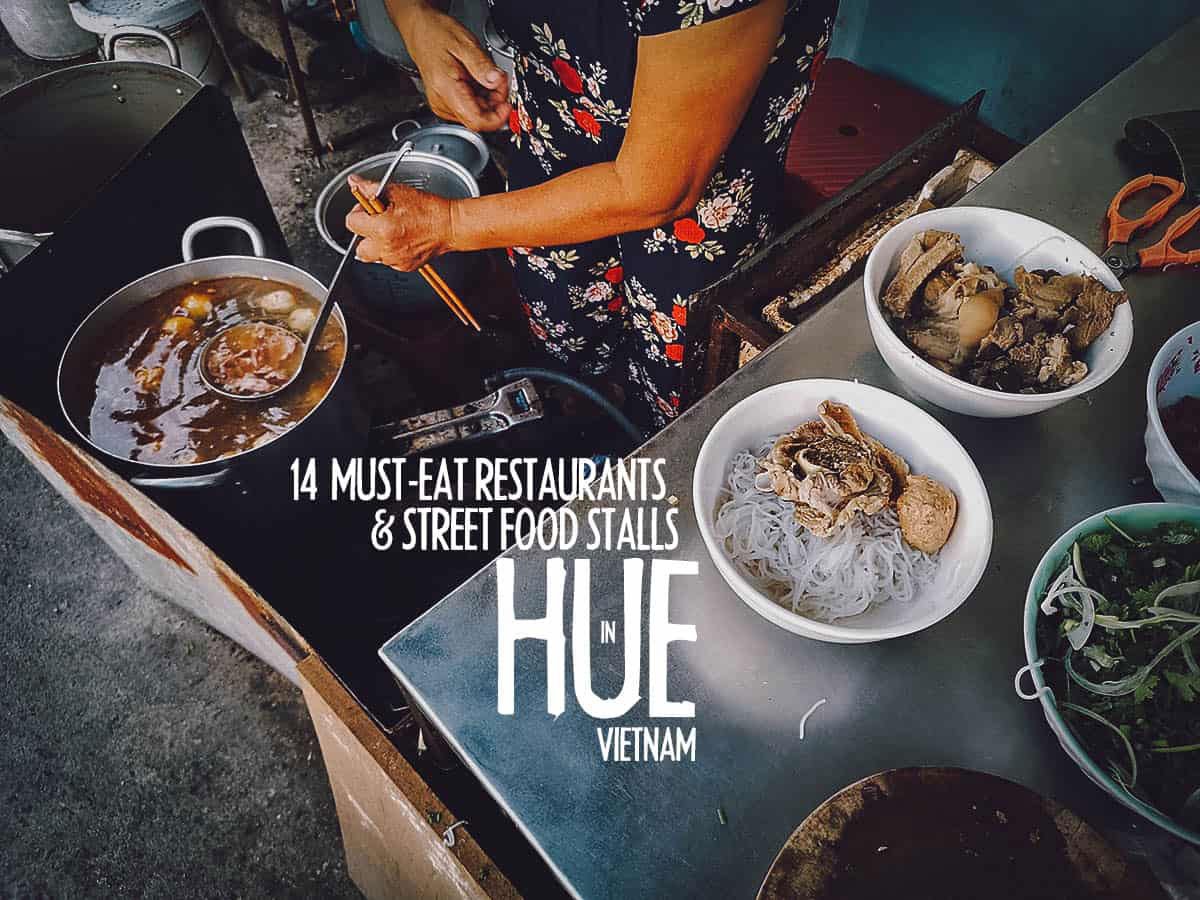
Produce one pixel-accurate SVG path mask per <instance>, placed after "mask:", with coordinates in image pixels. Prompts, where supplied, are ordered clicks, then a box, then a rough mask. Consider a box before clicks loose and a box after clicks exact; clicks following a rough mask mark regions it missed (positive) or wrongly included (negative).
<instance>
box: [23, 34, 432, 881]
mask: <svg viewBox="0 0 1200 900" xmlns="http://www.w3.org/2000/svg"><path fill="white" fill-rule="evenodd" d="M48 68H49V67H47V66H45V65H43V64H40V63H37V62H35V61H33V60H30V59H28V58H26V57H24V56H22V55H20V54H19V53H18V51H17V50H16V49H15V48H14V47H13V45H12V44H11V43H10V42H9V40H8V38H7V36H6V35H4V33H3V31H2V30H0V91H2V90H4V89H7V88H8V87H11V86H13V85H15V84H18V83H20V82H22V81H24V80H27V79H28V78H31V77H34V76H35V75H38V74H41V73H42V72H44V71H47V70H48ZM252 77H253V79H254V81H255V83H256V84H257V86H258V88H259V91H260V94H259V97H258V99H257V100H256V101H255V102H254V103H252V104H249V105H247V104H246V103H244V102H242V101H241V100H240V99H238V100H235V107H236V109H237V112H238V116H239V119H240V120H241V121H242V123H243V127H244V129H245V131H246V135H247V141H248V143H249V144H250V146H251V151H252V153H253V154H254V156H255V159H256V162H257V164H258V167H259V170H260V173H261V175H262V177H263V181H264V183H265V185H266V187H267V191H268V194H269V196H270V197H271V200H272V203H273V204H274V205H275V208H276V213H277V215H278V218H279V220H280V223H281V225H282V226H283V229H284V233H285V235H286V236H287V238H288V242H289V244H290V245H291V247H292V251H293V254H294V256H295V261H296V262H297V263H298V264H299V265H301V266H304V267H306V268H309V269H311V270H312V271H313V272H314V273H315V274H317V275H318V276H319V277H327V276H328V274H329V273H330V271H331V270H332V268H333V264H334V262H335V260H334V259H333V257H332V254H331V253H330V252H329V251H328V250H327V248H326V247H325V246H324V245H323V244H322V243H321V242H320V239H319V237H318V236H317V234H316V229H315V227H314V226H313V225H312V219H311V209H312V203H313V200H314V199H315V196H316V194H317V192H318V191H319V190H320V188H321V186H322V185H323V184H324V183H325V182H326V181H327V180H328V179H329V178H331V177H332V176H333V174H334V173H336V172H337V171H338V170H339V169H340V168H341V167H343V166H344V165H347V164H348V163H350V162H352V161H353V160H355V159H357V158H361V157H363V156H366V155H368V154H370V153H375V152H379V151H380V150H382V149H384V147H385V145H386V144H387V143H388V142H389V140H390V139H389V138H388V137H387V136H386V135H380V136H378V137H376V138H372V139H370V140H364V141H362V142H361V143H359V144H357V145H355V146H354V147H353V148H352V149H351V150H348V151H343V152H342V153H341V154H337V155H335V156H334V157H333V158H332V159H329V158H327V160H326V162H325V168H324V169H320V168H318V167H317V166H315V165H314V164H313V163H312V161H311V159H310V157H309V154H308V151H307V148H306V144H305V139H304V130H303V127H302V123H301V120H300V117H299V115H298V111H297V110H296V108H295V106H294V105H293V104H290V103H288V102H287V101H286V100H285V99H283V98H282V96H281V94H282V92H283V90H284V85H283V83H282V82H281V81H279V80H277V79H270V78H267V77H263V76H252ZM413 103H414V99H413V97H412V94H411V88H409V87H408V86H407V84H406V83H405V82H404V80H403V79H402V77H401V76H398V75H388V76H385V77H384V78H383V79H382V81H381V82H379V83H378V84H376V85H375V86H374V87H372V89H371V90H370V91H369V92H368V93H367V94H366V95H363V96H360V97H358V98H356V99H355V100H354V101H353V102H341V103H336V102H331V103H327V104H325V106H326V108H324V109H319V110H318V115H319V119H320V125H321V128H322V130H323V131H324V132H325V133H326V134H330V133H334V132H336V131H339V130H343V129H345V128H348V127H352V126H354V125H356V124H360V123H361V122H362V121H363V120H364V117H366V116H370V117H371V120H374V119H375V118H387V119H389V120H394V119H396V118H402V117H403V115H402V114H403V113H404V112H406V111H407V110H409V109H410V108H411V107H412V106H413ZM366 110H370V112H369V113H368V112H366ZM0 600H2V602H3V611H2V612H0V735H3V740H0V803H2V805H0V811H2V812H0V897H9V896H12V897H35V896H54V897H74V896H105V897H115V896H170V897H173V898H182V897H215V896H221V897H255V896H321V897H353V896H358V892H357V891H356V889H355V888H354V886H353V884H352V883H351V882H350V880H349V878H348V877H347V875H346V871H345V864H344V861H343V855H342V848H341V840H340V835H339V833H338V826H337V819H336V816H335V812H334V807H333V799H332V795H331V794H330V790H329V785H328V782H327V780H326V776H325V771H324V767H323V764H322V762H321V757H320V752H319V750H318V747H317V742H316V739H315V736H314V734H313V730H312V727H311V724H310V723H309V720H308V716H307V713H306V711H305V708H304V705H303V702H302V700H301V697H300V694H299V692H298V691H297V690H295V689H294V688H293V687H292V686H291V685H290V684H288V683H287V682H286V681H285V680H283V679H282V678H280V677H279V676H278V675H276V674H275V673H274V672H273V671H271V670H269V669H268V668H267V667H265V666H264V665H262V664H261V663H259V662H258V660H257V659H255V658H253V657H251V656H249V655H248V654H246V653H245V652H244V651H242V650H241V649H240V648H239V647H238V646H236V645H235V644H233V643H232V642H230V641H228V640H227V639H226V638H224V637H223V636H221V635H219V634H217V633H215V632H213V631H212V630H211V629H209V628H207V627H206V626H204V625H202V624H201V623H199V622H197V621H196V620H194V619H192V618H191V617H189V616H187V615H185V614H182V613H180V612H179V611H178V610H177V609H176V608H175V607H173V606H172V605H171V604H170V603H168V602H165V601H164V600H162V599H161V598H159V597H157V596H155V595H153V594H151V593H149V592H148V591H146V590H145V589H143V588H142V587H141V586H140V585H139V584H138V582H137V581H136V580H135V579H134V578H133V576H132V575H131V574H130V572H129V571H128V570H126V569H125V567H124V566H123V564H122V563H120V562H119V561H118V560H117V559H116V558H114V557H113V556H112V554H111V553H110V551H109V550H108V548H107V547H106V546H105V545H104V544H103V543H102V542H101V541H100V540H99V539H98V538H96V537H95V535H94V534H93V533H92V532H91V530H90V529H89V528H88V527H87V526H85V525H84V524H83V522H82V521H80V520H79V519H78V518H77V516H76V515H75V514H74V513H73V511H72V510H71V509H70V507H69V506H68V505H67V504H66V503H65V502H64V501H63V500H62V499H61V498H60V497H59V496H58V495H57V494H56V493H55V492H54V491H53V490H51V489H50V488H49V487H47V486H46V484H45V483H44V482H43V481H42V480H41V478H40V477H39V476H38V475H37V474H36V472H35V471H34V470H33V469H32V467H31V466H29V465H28V464H27V463H26V462H25V461H24V459H23V458H22V457H21V456H20V454H18V453H17V452H16V451H15V450H14V449H13V448H12V447H11V446H9V445H8V444H7V443H4V442H2V441H0Z"/></svg>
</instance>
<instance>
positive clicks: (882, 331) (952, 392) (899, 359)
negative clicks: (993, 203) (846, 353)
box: [863, 206, 1133, 419]
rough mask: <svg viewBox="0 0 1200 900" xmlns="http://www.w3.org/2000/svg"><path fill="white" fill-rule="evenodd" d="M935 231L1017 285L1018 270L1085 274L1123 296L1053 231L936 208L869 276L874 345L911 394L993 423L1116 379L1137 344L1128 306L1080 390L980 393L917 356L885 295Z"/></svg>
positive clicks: (874, 255)
mask: <svg viewBox="0 0 1200 900" xmlns="http://www.w3.org/2000/svg"><path fill="white" fill-rule="evenodd" d="M929 228H934V229H937V230H939V231H953V232H955V233H956V234H958V235H959V236H960V237H961V238H962V242H963V246H964V248H965V250H966V254H965V255H966V258H967V259H968V260H970V261H972V262H978V263H982V264H985V265H989V266H991V267H992V268H994V269H995V270H996V272H997V273H998V274H999V275H1000V277H1001V278H1003V279H1004V280H1005V281H1007V282H1009V283H1010V284H1011V283H1012V281H1013V270H1014V269H1016V267H1017V266H1024V267H1025V268H1026V269H1055V270H1057V271H1059V272H1062V273H1064V274H1069V273H1075V272H1083V273H1087V274H1089V275H1092V276H1094V277H1096V278H1098V279H1099V280H1100V281H1102V282H1103V283H1104V286H1105V287H1107V288H1109V289H1110V290H1114V291H1116V290H1120V289H1121V284H1120V282H1119V281H1117V277H1116V276H1115V275H1114V274H1113V273H1112V271H1111V270H1110V269H1109V268H1108V266H1106V265H1105V264H1104V262H1103V260H1101V259H1100V257H1098V256H1096V254H1095V253H1093V252H1092V251H1091V250H1089V249H1088V248H1087V247H1085V246H1084V245H1083V244H1081V243H1079V241H1077V240H1075V238H1073V237H1071V236H1070V235H1069V234H1067V233H1066V232H1064V231H1060V230H1059V229H1057V228H1055V227H1054V226H1053V225H1048V224H1046V223H1045V222H1041V221H1038V220H1037V219H1032V218H1030V217H1029V216H1023V215H1021V214H1020V213H1015V212H1009V211H1007V210H1003V209H988V208H986V207H982V206H951V207H947V208H946V209H934V210H930V211H929V212H925V213H921V214H920V215H916V216H913V217H912V218H911V219H906V220H904V221H903V222H901V223H900V224H898V225H896V226H894V227H893V228H892V229H891V230H890V231H889V232H888V233H887V234H885V235H884V236H883V238H882V239H881V240H880V241H879V243H878V244H876V245H875V247H874V249H872V250H871V254H870V256H868V257H867V267H866V271H865V272H864V273H863V287H864V289H865V292H866V299H867V321H868V322H869V323H870V326H871V336H872V337H873V338H874V339H875V346H876V347H878V348H879V353H880V355H882V356H883V360H884V362H886V363H887V366H888V368H889V369H891V370H892V372H893V373H894V374H895V376H896V377H897V378H899V379H900V380H901V381H902V382H903V383H904V385H905V387H907V388H908V389H909V390H911V391H913V393H915V394H917V395H919V396H921V397H924V398H925V399H926V400H928V401H929V402H930V403H935V404H937V405H938V406H940V407H942V408H943V409H948V410H951V411H952V412H957V413H963V414H964V415H968V416H979V417H982V418H990V419H1003V418H1012V417H1014V416H1029V415H1032V414H1034V413H1038V412H1042V411H1043V410H1046V409H1050V408H1052V407H1055V406H1058V405H1059V404H1060V403H1065V402H1066V401H1068V400H1070V399H1071V398H1072V397H1078V396H1080V395H1081V394H1086V393H1087V392H1088V391H1090V390H1093V389H1095V388H1097V387H1099V386H1100V385H1102V384H1103V383H1104V382H1105V381H1107V380H1108V379H1109V378H1111V377H1112V376H1113V374H1114V373H1115V372H1116V371H1117V369H1119V368H1121V364H1122V363H1123V362H1125V357H1126V356H1128V355H1129V348H1130V346H1131V345H1132V344H1133V312H1132V311H1131V310H1130V308H1129V304H1128V303H1122V304H1121V305H1120V306H1118V307H1117V312H1116V315H1115V316H1114V317H1113V321H1112V325H1111V327H1110V328H1109V330H1108V331H1107V332H1106V333H1105V334H1102V335H1101V336H1100V337H1099V338H1097V339H1096V341H1095V342H1094V343H1093V344H1092V346H1090V347H1088V349H1087V352H1086V353H1085V354H1084V361H1085V362H1086V363H1087V365H1088V374H1087V376H1086V377H1085V378H1084V379H1083V380H1082V381H1080V382H1079V383H1078V384H1073V385H1071V387H1069V388H1065V389H1064V390H1061V391H1054V392H1052V393H1048V394H1010V393H1005V392H1003V391H993V390H988V389H987V388H981V387H976V386H975V385H973V384H971V383H970V382H968V381H964V380H962V379H961V378H955V377H954V376H953V375H947V374H946V373H945V372H943V371H941V370H940V369H938V368H937V367H936V366H933V365H931V364H930V363H928V362H926V361H925V360H924V359H922V358H921V357H920V355H919V354H917V353H916V352H914V351H913V350H912V349H911V348H910V347H909V346H908V345H907V344H906V343H904V341H903V340H902V339H901V338H900V336H899V335H898V334H896V332H895V331H893V330H892V326H891V325H890V324H889V323H888V321H887V318H886V317H885V316H884V313H883V310H882V309H881V308H880V306H879V297H880V295H881V294H882V293H883V291H884V288H885V287H886V286H887V284H888V283H889V282H890V281H891V280H892V276H893V275H894V274H895V273H896V269H897V267H898V265H899V260H900V253H901V251H902V250H903V249H904V247H905V245H906V244H907V243H908V242H909V241H910V240H911V239H912V238H913V237H914V236H916V235H917V234H918V233H919V232H921V231H925V230H926V229H929Z"/></svg>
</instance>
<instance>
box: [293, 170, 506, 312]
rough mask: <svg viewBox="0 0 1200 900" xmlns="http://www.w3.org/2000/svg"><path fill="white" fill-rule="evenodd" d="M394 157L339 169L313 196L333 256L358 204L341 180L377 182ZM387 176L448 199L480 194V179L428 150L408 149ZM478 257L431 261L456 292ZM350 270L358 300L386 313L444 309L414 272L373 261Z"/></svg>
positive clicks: (464, 289)
mask: <svg viewBox="0 0 1200 900" xmlns="http://www.w3.org/2000/svg"><path fill="white" fill-rule="evenodd" d="M394 157H395V154H394V153H380V154H377V155H376V156H370V157H367V158H366V159H364V160H362V161H361V162H358V163H355V164H354V165H352V166H349V167H347V168H345V169H343V170H342V171H341V172H339V173H338V174H337V175H335V176H334V177H333V179H332V180H331V181H330V182H329V184H327V185H325V189H324V190H322V191H321V193H320V195H319V196H318V197H317V205H316V209H315V213H316V220H317V230H318V231H319V232H320V233H321V237H322V238H323V239H324V241H325V243H326V244H328V245H329V246H330V247H331V248H332V249H333V250H334V252H336V253H337V254H338V256H341V255H343V254H344V253H345V252H346V247H347V245H348V244H349V240H350V233H349V232H348V231H347V230H346V216H347V214H349V212H350V210H352V209H353V208H354V207H355V206H356V205H357V204H356V202H355V200H354V196H353V195H352V194H351V193H350V188H349V186H348V185H347V184H346V179H347V178H349V177H350V176H351V175H359V176H361V177H363V178H366V179H369V180H374V181H377V180H379V179H380V178H382V177H383V175H384V173H385V172H386V171H387V168H388V166H389V165H390V164H391V162H392V160H393V159H394ZM392 180H393V181H396V182H399V183H400V184H407V185H409V186H411V187H415V188H418V189H420V190H423V191H429V192H430V193H433V194H437V195H439V196H441V197H450V198H451V199H462V198H465V197H478V196H479V184H478V183H477V182H476V181H475V178H474V176H472V175H471V173H470V172H468V171H467V170H466V169H464V168H463V167H462V166H460V165H459V164H458V163H456V162H454V160H452V159H447V158H446V157H444V156H438V155H436V154H433V153H418V152H415V151H414V152H411V153H409V154H408V155H407V156H405V157H404V159H403V160H401V162H400V165H399V166H398V167H397V169H396V173H395V175H394V176H393V179H392ZM481 259H482V256H481V255H480V254H478V253H447V254H445V255H443V256H439V257H438V258H437V259H435V260H434V261H433V263H432V265H433V267H434V269H436V270H437V273H438V274H439V275H441V276H442V278H443V279H444V280H445V281H446V283H447V284H448V285H450V287H451V288H452V289H453V290H454V292H455V293H457V294H460V295H461V294H464V293H466V292H467V289H468V288H469V287H470V285H471V277H472V275H474V273H475V271H476V269H477V266H478V265H479V262H480V260H481ZM349 275H350V277H351V278H352V279H353V281H354V287H355V293H356V295H357V296H358V298H359V300H361V301H362V303H363V304H364V305H366V306H368V307H371V308H372V309H374V310H376V311H377V312H380V313H383V314H384V315H385V316H387V317H399V318H403V317H405V316H410V315H425V314H427V313H429V312H430V311H432V310H438V309H444V306H443V304H442V301H441V299H440V298H439V297H438V295H437V294H436V293H434V290H433V288H431V287H430V286H429V284H428V283H427V282H426V281H425V279H424V278H422V277H421V276H420V275H419V274H418V273H416V272H398V271H396V270H395V269H391V268H388V267H387V266H384V265H378V264H371V265H362V264H358V265H355V266H354V267H353V268H352V269H351V270H350V273H349ZM447 315H449V313H447Z"/></svg>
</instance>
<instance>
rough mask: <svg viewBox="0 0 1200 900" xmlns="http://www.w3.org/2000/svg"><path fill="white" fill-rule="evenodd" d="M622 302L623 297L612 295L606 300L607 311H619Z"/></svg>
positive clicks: (623, 302) (623, 300)
mask: <svg viewBox="0 0 1200 900" xmlns="http://www.w3.org/2000/svg"><path fill="white" fill-rule="evenodd" d="M624 304H625V298H624V297H613V298H612V299H611V300H609V301H608V311H609V312H620V311H621V307H622V306H623V305H624Z"/></svg>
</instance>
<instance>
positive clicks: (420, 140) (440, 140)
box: [392, 119, 491, 178]
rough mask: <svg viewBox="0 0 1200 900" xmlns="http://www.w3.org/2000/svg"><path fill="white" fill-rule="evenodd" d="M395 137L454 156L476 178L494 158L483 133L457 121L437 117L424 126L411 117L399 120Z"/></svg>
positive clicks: (425, 150) (422, 150) (431, 151)
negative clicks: (477, 132) (443, 120)
mask: <svg viewBox="0 0 1200 900" xmlns="http://www.w3.org/2000/svg"><path fill="white" fill-rule="evenodd" d="M406 129H407V130H406ZM392 137H393V139H395V140H396V141H397V142H399V141H401V140H405V141H412V145H413V149H414V150H416V151H418V152H420V153H429V154H432V155H434V156H444V157H446V158H447V159H450V160H453V161H454V162H456V163H458V164H459V165H460V166H462V167H463V168H464V169H466V170H467V171H468V172H470V173H471V174H472V175H474V176H475V177H476V178H478V177H479V176H480V174H482V172H483V170H484V169H485V168H487V164H488V160H489V159H490V158H491V153H490V152H489V151H488V146H487V144H486V143H484V140H483V137H482V136H480V135H479V134H476V133H475V132H474V131H472V130H471V129H469V128H466V127H464V126H462V125H456V124H455V123H453V122H441V121H437V122H435V123H434V124H432V125H424V126H422V125H421V123H419V122H418V121H417V120H416V119H407V120H405V121H403V122H399V123H397V125H396V127H395V128H393V129H392Z"/></svg>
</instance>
